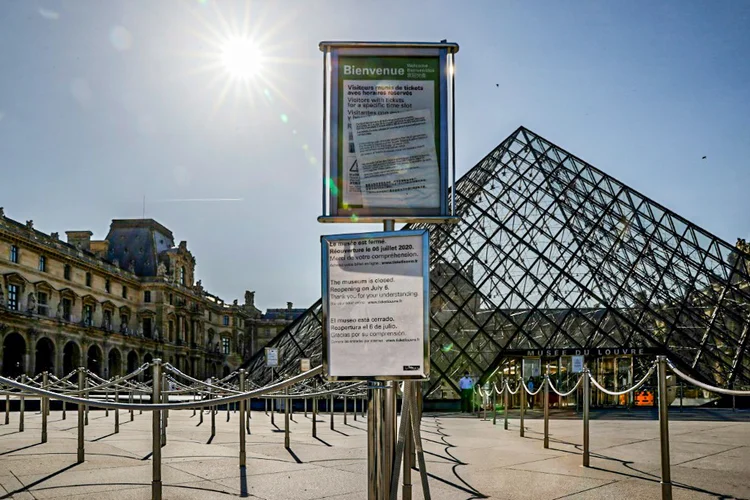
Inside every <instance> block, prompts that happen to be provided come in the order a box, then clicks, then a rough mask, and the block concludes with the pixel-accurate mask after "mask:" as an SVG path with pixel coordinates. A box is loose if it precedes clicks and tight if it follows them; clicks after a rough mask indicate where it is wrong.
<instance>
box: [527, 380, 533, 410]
mask: <svg viewBox="0 0 750 500" xmlns="http://www.w3.org/2000/svg"><path fill="white" fill-rule="evenodd" d="M526 387H528V388H529V392H534V379H533V378H532V377H529V381H528V382H526ZM528 400H529V409H531V410H533V409H534V396H533V395H531V394H529V397H528Z"/></svg>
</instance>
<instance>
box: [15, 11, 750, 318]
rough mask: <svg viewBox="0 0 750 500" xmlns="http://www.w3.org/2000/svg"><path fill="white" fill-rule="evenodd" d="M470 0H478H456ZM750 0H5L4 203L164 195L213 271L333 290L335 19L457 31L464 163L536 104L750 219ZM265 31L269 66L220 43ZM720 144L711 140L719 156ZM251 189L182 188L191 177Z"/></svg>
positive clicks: (684, 194)
mask: <svg viewBox="0 0 750 500" xmlns="http://www.w3.org/2000/svg"><path fill="white" fill-rule="evenodd" d="M459 5H460V9H458V8H457V6H459ZM748 26H750V2H744V1H740V0H734V1H731V0H726V1H720V2H715V1H711V2H709V1H706V2H699V1H679V2H641V1H636V2H614V1H593V2H585V1H572V0H569V1H554V2H553V1H539V2H522V1H487V2H480V1H471V2H468V1H467V2H460V3H459V2H437V1H432V2H421V1H419V2H418V1H412V2H408V1H386V0H380V1H377V2H375V1H361V2H360V1H358V2H353V1H352V2H345V1H343V0H337V1H333V0H331V1H291V0H289V1H284V2H270V1H268V2H266V1H253V2H245V1H237V2H232V1H228V0H224V1H216V0H205V1H198V0H185V1H178V0H165V1H159V2H153V1H146V0H131V1H128V2H126V1H118V0H108V1H106V2H102V1H97V0H65V1H62V0H58V1H53V0H45V1H35V0H30V1H23V2H20V1H18V2H4V3H3V8H2V9H0V206H4V207H5V211H6V214H7V215H8V216H10V217H12V218H14V219H16V220H20V221H24V220H27V219H34V220H35V226H36V227H37V228H39V229H41V230H43V231H46V232H51V231H59V232H61V234H62V232H63V231H65V230H71V229H90V230H92V231H94V234H95V237H97V238H103V237H104V236H105V235H106V233H107V230H108V228H109V222H110V219H112V218H127V217H140V216H141V215H142V200H143V197H144V196H145V197H146V200H147V201H146V216H147V217H151V218H155V219H156V220H158V221H159V222H161V223H162V224H164V225H166V226H167V227H169V228H170V229H171V230H172V231H173V232H174V234H175V238H176V239H177V240H187V241H188V248H189V249H191V251H192V252H193V253H194V255H195V256H196V258H197V263H198V278H199V279H202V280H203V284H204V286H206V287H207V288H208V289H209V290H210V291H212V292H214V293H217V294H219V295H221V296H222V297H224V298H225V299H228V300H230V299H232V298H241V297H242V293H243V291H244V290H245V289H251V290H256V292H257V301H258V303H259V305H260V306H261V307H264V308H265V307H278V306H283V305H284V304H285V303H286V301H287V300H289V301H293V302H294V303H295V305H297V306H300V307H302V306H307V305H309V304H311V303H312V302H313V301H314V300H316V299H317V298H318V297H319V295H320V282H319V280H320V269H319V267H320V264H319V262H320V250H319V236H320V235H321V234H323V233H324V232H353V231H358V230H369V229H374V227H375V226H368V225H358V226H353V225H347V226H336V227H333V226H322V225H320V224H318V223H317V222H316V217H317V216H318V215H319V212H320V164H319V159H320V154H321V151H320V149H321V124H322V117H321V107H322V103H321V92H322V83H321V78H322V73H321V61H322V56H321V53H320V52H319V50H318V42H319V41H321V40H417V41H439V40H441V39H448V40H450V41H455V42H458V43H459V44H460V46H461V50H460V52H459V54H458V56H457V64H458V72H457V144H458V149H457V151H458V154H457V159H458V172H459V174H460V173H463V172H465V171H467V170H468V169H469V168H471V167H472V166H473V165H474V164H475V163H476V162H477V161H478V160H479V159H481V158H482V157H483V156H484V155H485V154H486V153H487V152H489V151H490V150H491V149H492V148H494V147H495V146H496V145H497V144H498V143H499V142H501V141H502V140H503V139H504V138H505V137H506V136H507V135H508V134H510V133H511V132H512V131H513V130H515V129H516V128H517V127H518V126H519V125H525V126H527V127H529V128H531V129H532V130H534V131H535V132H537V133H539V134H540V135H542V136H544V137H546V138H548V139H550V140H551V141H553V142H555V143H556V144H558V145H560V146H562V147H564V148H566V149H568V150H570V151H571V152H573V153H575V154H577V155H579V156H581V157H582V158H584V159H585V160H587V161H588V162H590V163H592V164H594V165H595V166H597V167H598V168H600V169H602V170H604V171H605V172H607V173H609V174H611V175H613V176H614V177H616V178H618V179H620V180H621V181H623V182H624V183H626V184H628V185H630V186H631V187H633V188H635V189H637V190H639V191H641V192H643V193H644V194H646V195H647V196H650V197H651V198H654V199H655V200H657V201H658V202H660V203H662V204H663V205H665V206H667V207H668V208H670V209H672V210H674V211H676V212H678V213H679V214H681V215H683V216H684V217H686V218H687V219H689V220H691V221H693V222H695V223H697V224H699V225H701V226H703V227H704V228H706V229H708V230H709V231H711V232H713V233H715V234H717V235H718V236H720V237H723V238H725V239H727V240H729V241H730V242H734V240H735V238H736V237H738V236H742V237H750V221H749V220H748V212H749V210H750V196H748V195H747V192H748V188H749V187H750V163H749V162H748V158H749V157H750V58H748V54H750V30H748ZM238 34H247V35H249V36H251V37H253V38H254V39H255V40H257V43H258V45H259V47H260V49H261V50H262V51H263V54H264V56H265V60H264V63H263V69H262V73H261V77H260V78H256V79H253V80H252V81H250V82H249V83H248V84H247V85H239V84H236V82H235V83H233V82H232V81H231V80H230V79H229V77H228V76H227V73H226V70H225V68H224V65H223V64H222V62H221V50H220V46H221V44H222V43H223V42H224V41H225V40H226V39H228V38H230V37H231V36H236V35H238ZM704 155H705V156H707V158H706V159H705V160H702V159H701V157H702V156H704ZM217 198H221V199H227V198H228V199H238V200H240V201H168V200H185V199H191V200H193V199H217Z"/></svg>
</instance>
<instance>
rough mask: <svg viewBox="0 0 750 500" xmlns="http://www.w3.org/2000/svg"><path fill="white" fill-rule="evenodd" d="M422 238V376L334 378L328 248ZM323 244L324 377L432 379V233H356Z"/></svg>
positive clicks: (323, 238) (325, 238) (326, 238)
mask: <svg viewBox="0 0 750 500" xmlns="http://www.w3.org/2000/svg"><path fill="white" fill-rule="evenodd" d="M411 236H420V237H421V238H422V245H421V247H422V295H423V296H422V302H423V331H422V367H423V369H422V371H423V373H421V374H415V375H403V374H399V375H382V374H381V375H375V376H331V375H329V372H330V370H329V369H330V362H329V359H328V358H329V355H330V353H331V350H330V348H329V341H330V336H329V334H328V332H329V324H328V321H329V320H330V314H329V311H330V297H329V289H328V288H329V276H328V275H329V272H328V267H329V260H328V247H327V243H328V242H329V241H341V240H358V239H370V238H385V239H396V238H403V237H411ZM320 245H321V261H322V266H321V291H322V318H321V319H322V321H321V323H322V326H321V330H322V332H323V376H324V377H325V378H326V380H328V381H331V382H338V381H383V382H388V381H394V380H427V379H429V377H430V233H429V231H428V230H427V229H417V230H408V231H404V230H402V231H395V232H391V231H380V232H368V233H354V234H336V235H328V236H321V237H320Z"/></svg>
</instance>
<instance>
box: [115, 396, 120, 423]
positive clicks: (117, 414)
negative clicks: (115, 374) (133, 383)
mask: <svg viewBox="0 0 750 500" xmlns="http://www.w3.org/2000/svg"><path fill="white" fill-rule="evenodd" d="M119 401H120V392H119V391H118V390H117V389H115V403H118V402H119ZM119 433H120V409H119V408H115V434H119Z"/></svg>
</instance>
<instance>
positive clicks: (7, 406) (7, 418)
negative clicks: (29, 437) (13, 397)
mask: <svg viewBox="0 0 750 500" xmlns="http://www.w3.org/2000/svg"><path fill="white" fill-rule="evenodd" d="M63 408H64V407H63ZM63 411H64V410H63ZM63 415H64V413H63ZM8 424H10V394H6V395H5V425H8Z"/></svg>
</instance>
